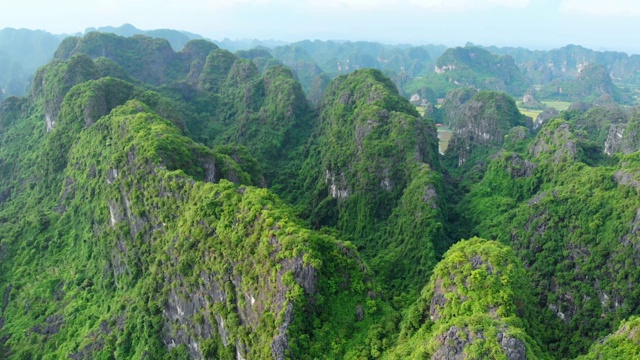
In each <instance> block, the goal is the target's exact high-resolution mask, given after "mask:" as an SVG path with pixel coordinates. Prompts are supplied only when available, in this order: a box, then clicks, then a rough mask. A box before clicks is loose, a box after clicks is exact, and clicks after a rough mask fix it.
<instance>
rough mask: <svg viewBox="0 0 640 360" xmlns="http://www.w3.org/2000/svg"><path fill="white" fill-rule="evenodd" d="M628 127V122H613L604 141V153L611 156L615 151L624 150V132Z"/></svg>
mask: <svg viewBox="0 0 640 360" xmlns="http://www.w3.org/2000/svg"><path fill="white" fill-rule="evenodd" d="M626 129H627V124H613V125H611V127H610V128H609V134H608V135H607V140H605V142H604V153H605V154H607V155H609V156H611V155H613V154H614V153H617V152H621V151H622V139H623V138H624V132H625V130H626Z"/></svg>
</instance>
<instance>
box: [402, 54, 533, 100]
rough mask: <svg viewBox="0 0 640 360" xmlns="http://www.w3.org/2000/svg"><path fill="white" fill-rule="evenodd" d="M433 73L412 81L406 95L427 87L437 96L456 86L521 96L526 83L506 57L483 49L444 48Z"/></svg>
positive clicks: (514, 64)
mask: <svg viewBox="0 0 640 360" xmlns="http://www.w3.org/2000/svg"><path fill="white" fill-rule="evenodd" d="M434 70H435V71H434V72H433V73H430V74H428V75H426V76H424V77H417V78H415V79H413V80H411V81H410V82H409V83H408V84H407V85H406V87H405V89H406V90H407V91H408V92H415V91H416V90H417V89H419V88H423V87H430V88H432V89H433V90H434V91H435V93H436V95H437V96H438V97H444V95H445V94H446V93H447V92H448V91H450V90H452V89H454V88H457V87H467V86H471V87H474V88H477V89H481V90H495V91H502V92H506V93H508V94H510V95H512V96H521V95H522V94H523V93H524V92H525V91H526V89H527V88H528V86H529V81H528V80H527V79H526V78H525V76H524V75H523V74H522V73H521V72H520V69H518V67H517V66H516V63H515V61H514V60H513V58H512V57H511V56H509V55H502V56H500V55H496V54H493V53H491V52H489V51H487V50H485V49H482V48H479V47H475V46H466V47H457V48H452V49H447V51H445V52H444V53H443V54H442V55H441V56H440V57H439V58H438V59H437V60H436V62H435V67H434Z"/></svg>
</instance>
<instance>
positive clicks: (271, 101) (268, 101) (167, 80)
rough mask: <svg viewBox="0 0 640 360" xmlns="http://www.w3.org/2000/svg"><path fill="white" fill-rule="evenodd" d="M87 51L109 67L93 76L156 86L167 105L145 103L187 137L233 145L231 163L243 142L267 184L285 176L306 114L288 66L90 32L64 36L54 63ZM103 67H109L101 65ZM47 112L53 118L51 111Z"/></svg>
mask: <svg viewBox="0 0 640 360" xmlns="http://www.w3.org/2000/svg"><path fill="white" fill-rule="evenodd" d="M81 56H84V58H83V57H81ZM87 56H88V57H89V58H91V59H95V60H96V64H98V60H100V62H101V63H105V66H103V68H107V70H108V69H111V73H109V74H92V75H91V76H92V78H95V77H97V76H104V75H110V76H114V75H115V74H113V72H114V71H115V70H114V66H115V69H116V70H117V69H121V70H122V71H123V72H124V73H125V74H127V76H130V78H132V79H134V80H135V81H137V82H140V83H144V84H149V85H155V86H159V88H157V90H158V91H159V92H161V93H162V94H164V95H166V96H167V97H169V98H170V99H171V100H173V102H172V103H171V104H168V105H167V104H166V101H165V100H158V99H153V98H150V97H149V96H148V97H147V98H146V99H144V100H145V102H147V103H149V105H150V106H152V107H154V108H158V107H163V108H164V110H162V111H160V110H159V112H160V113H161V115H162V116H165V117H167V118H170V119H172V120H177V121H179V122H181V123H182V125H180V127H181V129H183V130H186V131H187V135H189V136H191V137H192V138H193V139H194V140H196V141H198V142H201V143H204V144H206V145H208V146H210V147H216V146H222V145H225V146H226V145H233V146H232V149H231V150H225V151H226V152H227V153H229V154H230V155H232V154H231V152H235V153H236V154H235V155H233V156H235V157H236V160H237V161H240V157H242V156H241V155H240V153H242V152H243V151H244V150H243V149H242V148H241V147H242V146H245V147H246V148H247V149H248V150H249V151H250V152H251V153H252V154H253V156H255V157H256V158H257V160H258V164H259V166H260V171H262V172H263V173H264V174H265V177H266V181H267V183H269V184H271V183H274V182H277V181H276V180H275V179H286V178H289V177H290V176H289V175H288V174H287V170H286V169H285V168H284V165H283V162H285V161H286V160H287V157H288V156H291V155H292V153H293V150H294V149H295V148H296V147H297V146H299V145H300V144H301V143H302V142H303V141H306V138H307V136H308V133H309V131H310V126H311V125H310V121H311V118H312V116H313V114H312V111H311V110H310V108H309V104H308V102H307V100H306V98H305V96H304V93H303V92H302V89H301V88H300V84H299V83H298V82H296V81H295V79H294V76H293V74H292V72H291V71H290V70H289V69H287V68H285V67H283V66H271V67H268V68H267V69H266V71H265V73H264V74H260V72H259V71H258V69H257V67H256V65H255V64H254V63H253V62H252V61H251V60H248V59H242V58H238V57H236V56H234V55H233V54H231V53H230V52H228V51H226V50H222V49H219V48H218V47H217V46H216V45H214V44H212V43H210V42H207V41H205V40H192V41H190V42H189V43H187V44H186V45H185V46H184V48H183V49H182V50H181V51H180V52H174V51H173V50H172V49H171V47H170V46H169V44H168V42H167V41H166V40H162V39H152V38H148V37H144V36H140V35H136V36H134V37H131V38H125V37H121V36H117V35H113V34H101V33H90V34H88V35H86V36H85V37H83V38H68V39H65V41H64V42H63V43H62V44H61V45H60V48H59V49H58V50H57V51H56V58H57V59H60V60H64V59H74V58H79V59H85V60H87V59H86V58H87ZM105 59H106V60H105ZM85 62H86V61H85ZM109 64H111V65H112V66H111V67H108V66H106V65H109ZM114 64H115V65H114ZM98 70H100V69H98ZM94 72H98V73H100V71H97V70H94ZM102 72H103V73H104V72H106V70H103V71H102ZM120 77H121V78H123V76H120ZM63 90H64V89H63ZM48 94H49V93H48ZM54 100H56V101H54V105H55V104H57V103H59V101H61V99H60V98H59V97H57V98H56V99H54ZM158 101H160V103H158ZM152 103H153V104H152ZM156 103H157V104H156ZM163 103H164V104H163ZM154 104H155V105H154ZM52 109H53V110H52V111H53V115H52V116H51V117H52V121H53V122H55V116H54V115H55V110H56V109H57V108H56V107H55V106H53V107H52ZM238 147H240V148H239V150H233V149H234V148H235V149H238ZM263 185H264V184H263Z"/></svg>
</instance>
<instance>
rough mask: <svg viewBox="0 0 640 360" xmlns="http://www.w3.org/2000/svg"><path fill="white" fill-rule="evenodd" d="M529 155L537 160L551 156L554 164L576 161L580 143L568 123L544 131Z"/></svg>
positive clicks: (537, 138) (532, 146) (539, 135)
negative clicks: (544, 155) (546, 155)
mask: <svg viewBox="0 0 640 360" xmlns="http://www.w3.org/2000/svg"><path fill="white" fill-rule="evenodd" d="M529 154H531V155H532V156H533V157H535V158H540V157H542V155H543V154H550V155H551V158H552V159H553V162H554V164H556V165H557V164H559V163H561V162H564V161H571V160H575V159H576V156H577V154H578V143H577V139H576V137H575V136H574V135H573V133H572V132H571V126H569V124H567V123H562V124H560V125H558V127H557V128H556V129H543V130H542V131H541V132H540V133H539V134H538V136H536V138H535V140H534V142H533V144H531V146H530V147H529Z"/></svg>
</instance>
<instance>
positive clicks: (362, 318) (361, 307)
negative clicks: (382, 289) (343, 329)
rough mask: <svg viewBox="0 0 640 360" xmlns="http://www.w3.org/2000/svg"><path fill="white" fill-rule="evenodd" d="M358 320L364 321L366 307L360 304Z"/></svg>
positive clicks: (358, 306) (357, 310) (357, 311)
mask: <svg viewBox="0 0 640 360" xmlns="http://www.w3.org/2000/svg"><path fill="white" fill-rule="evenodd" d="M356 320H358V321H362V320H364V306H362V305H360V304H358V305H356Z"/></svg>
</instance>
